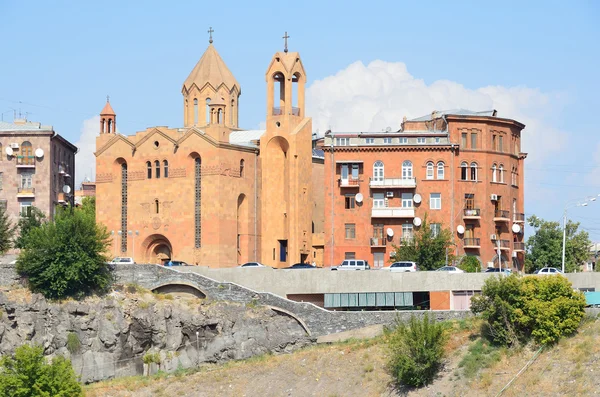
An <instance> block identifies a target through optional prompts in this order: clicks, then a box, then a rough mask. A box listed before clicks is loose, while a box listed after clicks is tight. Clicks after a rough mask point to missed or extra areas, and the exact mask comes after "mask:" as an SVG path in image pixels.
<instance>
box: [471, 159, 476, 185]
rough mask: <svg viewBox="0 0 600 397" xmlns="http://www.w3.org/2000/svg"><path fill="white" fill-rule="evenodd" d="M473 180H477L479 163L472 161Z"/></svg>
mask: <svg viewBox="0 0 600 397" xmlns="http://www.w3.org/2000/svg"><path fill="white" fill-rule="evenodd" d="M471 180H472V181H476V180H477V163H471Z"/></svg>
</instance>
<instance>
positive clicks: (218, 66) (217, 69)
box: [182, 44, 241, 94]
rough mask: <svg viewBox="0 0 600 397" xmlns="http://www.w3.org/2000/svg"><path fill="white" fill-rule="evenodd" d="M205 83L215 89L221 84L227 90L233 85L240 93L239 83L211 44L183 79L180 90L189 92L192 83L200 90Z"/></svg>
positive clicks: (231, 89) (232, 87)
mask: <svg viewBox="0 0 600 397" xmlns="http://www.w3.org/2000/svg"><path fill="white" fill-rule="evenodd" d="M206 84H210V85H211V87H212V88H213V90H215V91H216V90H218V89H219V87H221V85H223V86H225V88H227V91H229V92H232V91H233V89H234V87H235V88H237V91H238V94H239V93H241V89H240V85H239V83H238V82H237V80H236V79H235V77H233V73H231V71H230V70H229V68H228V67H227V65H225V62H224V61H223V59H222V58H221V56H220V55H219V53H218V52H217V50H216V49H215V47H214V46H213V45H212V44H210V45H209V46H208V48H207V49H206V51H205V52H204V54H203V55H202V58H200V60H199V61H198V63H197V64H196V66H194V69H192V72H191V73H190V75H189V76H188V78H187V79H185V82H184V83H183V90H182V91H183V92H189V91H190V90H191V88H192V86H194V85H196V87H197V88H198V90H202V89H203V88H204V86H205V85H206Z"/></svg>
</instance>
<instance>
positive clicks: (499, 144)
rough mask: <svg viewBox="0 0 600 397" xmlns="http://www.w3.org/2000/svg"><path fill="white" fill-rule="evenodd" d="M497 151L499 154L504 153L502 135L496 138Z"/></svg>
mask: <svg viewBox="0 0 600 397" xmlns="http://www.w3.org/2000/svg"><path fill="white" fill-rule="evenodd" d="M498 151H499V152H503V151H504V137H503V136H502V135H499V136H498Z"/></svg>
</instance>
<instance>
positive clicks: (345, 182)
mask: <svg viewBox="0 0 600 397" xmlns="http://www.w3.org/2000/svg"><path fill="white" fill-rule="evenodd" d="M338 182H339V184H340V187H358V183H359V182H360V180H359V179H354V178H349V179H338Z"/></svg>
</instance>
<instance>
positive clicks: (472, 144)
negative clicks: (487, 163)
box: [471, 132, 477, 149]
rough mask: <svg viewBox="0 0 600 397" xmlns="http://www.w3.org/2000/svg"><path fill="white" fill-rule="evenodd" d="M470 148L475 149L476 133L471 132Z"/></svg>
mask: <svg viewBox="0 0 600 397" xmlns="http://www.w3.org/2000/svg"><path fill="white" fill-rule="evenodd" d="M471 149H477V133H476V132H471Z"/></svg>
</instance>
